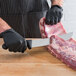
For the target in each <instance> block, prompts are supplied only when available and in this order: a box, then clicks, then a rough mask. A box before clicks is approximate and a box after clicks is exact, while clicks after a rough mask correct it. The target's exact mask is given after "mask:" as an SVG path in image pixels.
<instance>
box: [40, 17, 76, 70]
mask: <svg viewBox="0 0 76 76" xmlns="http://www.w3.org/2000/svg"><path fill="white" fill-rule="evenodd" d="M39 27H40V31H41V35H42V38H46V37H50V45H49V46H47V48H48V50H49V52H50V53H51V54H53V55H54V56H56V57H57V58H58V59H60V60H61V61H62V62H64V63H65V64H67V65H68V66H69V67H71V68H73V69H74V70H76V41H75V40H73V39H72V38H71V39H69V40H67V41H65V40H63V39H61V38H59V37H58V36H57V35H62V34H65V33H66V31H65V29H64V28H63V26H62V24H61V23H58V24H57V25H54V26H51V25H46V24H45V18H42V19H41V20H40V22H39Z"/></svg>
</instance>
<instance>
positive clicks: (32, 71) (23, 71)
mask: <svg viewBox="0 0 76 76" xmlns="http://www.w3.org/2000/svg"><path fill="white" fill-rule="evenodd" d="M2 43H3V41H2V39H0V76H76V71H74V70H72V69H71V68H69V67H68V66H66V65H65V64H64V63H62V62H61V61H60V60H58V59H57V58H55V57H54V56H52V55H51V54H50V53H49V52H48V50H47V49H46V48H45V47H40V48H33V49H32V50H28V49H27V50H26V52H25V53H24V54H21V53H16V54H15V53H10V52H8V50H3V49H2V48H1V45H2Z"/></svg>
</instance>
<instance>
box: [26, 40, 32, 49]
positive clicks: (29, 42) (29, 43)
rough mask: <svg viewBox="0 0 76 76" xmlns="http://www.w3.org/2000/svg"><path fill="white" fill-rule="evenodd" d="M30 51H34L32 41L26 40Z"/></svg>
mask: <svg viewBox="0 0 76 76" xmlns="http://www.w3.org/2000/svg"><path fill="white" fill-rule="evenodd" d="M26 42H27V47H28V49H32V40H26Z"/></svg>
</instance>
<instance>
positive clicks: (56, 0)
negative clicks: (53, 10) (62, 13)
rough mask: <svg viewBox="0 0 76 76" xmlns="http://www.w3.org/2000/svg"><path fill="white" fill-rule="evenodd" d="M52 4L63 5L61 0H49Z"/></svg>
mask: <svg viewBox="0 0 76 76" xmlns="http://www.w3.org/2000/svg"><path fill="white" fill-rule="evenodd" d="M51 2H52V5H59V6H62V5H63V0H51Z"/></svg>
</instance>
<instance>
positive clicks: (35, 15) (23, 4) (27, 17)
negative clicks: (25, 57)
mask: <svg viewBox="0 0 76 76" xmlns="http://www.w3.org/2000/svg"><path fill="white" fill-rule="evenodd" d="M48 9H49V6H48V3H47V0H0V17H1V18H2V19H4V20H5V21H6V22H7V23H8V24H9V25H10V26H11V27H12V28H13V29H14V30H15V31H17V32H18V33H20V34H21V35H22V36H23V37H26V38H40V37H41V34H40V30H39V20H40V18H42V17H44V16H45V15H46V11H47V10H48Z"/></svg>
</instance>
